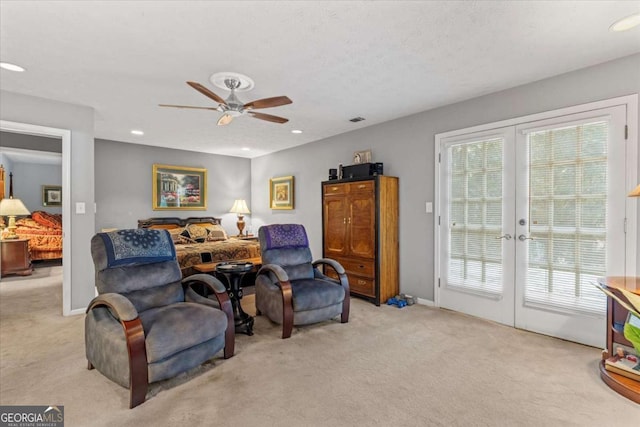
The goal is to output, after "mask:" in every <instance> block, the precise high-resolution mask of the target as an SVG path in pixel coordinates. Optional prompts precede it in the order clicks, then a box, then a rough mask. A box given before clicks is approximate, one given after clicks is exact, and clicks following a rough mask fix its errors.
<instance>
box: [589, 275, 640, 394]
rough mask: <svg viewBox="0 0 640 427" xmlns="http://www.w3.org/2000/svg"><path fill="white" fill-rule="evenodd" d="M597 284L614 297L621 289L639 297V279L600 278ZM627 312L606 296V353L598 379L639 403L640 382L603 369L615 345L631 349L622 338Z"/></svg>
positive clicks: (613, 352)
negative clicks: (605, 288)
mask: <svg viewBox="0 0 640 427" xmlns="http://www.w3.org/2000/svg"><path fill="white" fill-rule="evenodd" d="M598 283H600V284H601V285H603V286H605V287H607V288H608V289H609V290H610V291H611V292H613V293H614V294H615V295H618V296H619V295H620V291H619V290H618V289H620V288H623V289H626V290H628V291H630V292H633V293H636V294H639V295H640V277H601V278H599V279H598ZM628 313H629V312H628V311H627V310H626V309H625V308H624V307H622V306H621V305H620V304H619V303H618V302H617V301H615V300H614V299H613V298H611V297H609V296H607V353H608V355H606V356H603V360H601V361H600V363H599V369H600V378H602V380H603V381H604V382H605V383H606V384H607V385H608V386H609V387H611V388H612V389H613V390H615V391H616V392H617V393H619V394H621V395H623V396H624V397H626V398H627V399H630V400H633V401H634V402H636V403H640V381H635V380H632V379H631V378H627V377H625V376H622V375H618V374H616V373H615V372H611V371H608V370H607V369H606V368H605V362H604V359H605V358H606V357H608V356H611V355H614V354H616V349H615V346H616V344H622V345H624V346H627V347H632V344H631V342H629V340H627V339H626V338H625V337H624V334H623V332H622V329H621V328H622V325H624V323H625V321H626V319H627V315H628Z"/></svg>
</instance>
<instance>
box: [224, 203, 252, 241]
mask: <svg viewBox="0 0 640 427" xmlns="http://www.w3.org/2000/svg"><path fill="white" fill-rule="evenodd" d="M229 212H231V213H234V214H238V222H237V223H236V225H237V226H238V231H239V232H240V233H239V234H238V236H242V230H244V216H245V214H250V213H251V211H250V210H249V208H248V207H247V202H246V201H244V199H237V200H236V201H235V202H233V206H232V207H231V210H230V211H229Z"/></svg>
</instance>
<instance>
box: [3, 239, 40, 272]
mask: <svg viewBox="0 0 640 427" xmlns="http://www.w3.org/2000/svg"><path fill="white" fill-rule="evenodd" d="M32 271H33V269H32V268H31V258H30V257H29V239H7V240H0V276H6V275H7V274H19V275H21V276H28V275H30V274H31V272H32Z"/></svg>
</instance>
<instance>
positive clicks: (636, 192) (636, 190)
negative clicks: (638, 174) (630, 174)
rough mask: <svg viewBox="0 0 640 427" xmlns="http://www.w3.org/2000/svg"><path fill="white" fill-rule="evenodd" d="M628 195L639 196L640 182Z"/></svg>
mask: <svg viewBox="0 0 640 427" xmlns="http://www.w3.org/2000/svg"><path fill="white" fill-rule="evenodd" d="M629 197H640V184H638V186H637V187H636V188H635V189H634V190H633V191H632V192H631V193H629Z"/></svg>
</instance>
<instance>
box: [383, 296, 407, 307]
mask: <svg viewBox="0 0 640 427" xmlns="http://www.w3.org/2000/svg"><path fill="white" fill-rule="evenodd" d="M387 305H395V306H396V307H398V308H402V307H406V305H407V302H406V301H405V300H402V299H398V298H389V299H388V300H387Z"/></svg>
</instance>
